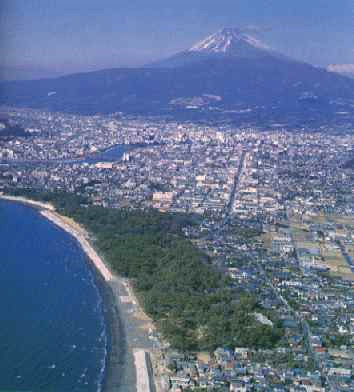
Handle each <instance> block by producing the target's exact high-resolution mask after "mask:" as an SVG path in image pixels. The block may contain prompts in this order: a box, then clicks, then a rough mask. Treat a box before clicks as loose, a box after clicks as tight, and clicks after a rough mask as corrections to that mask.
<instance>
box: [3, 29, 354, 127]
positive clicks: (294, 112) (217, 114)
mask: <svg viewBox="0 0 354 392" xmlns="http://www.w3.org/2000/svg"><path fill="white" fill-rule="evenodd" d="M53 92H55V94H54V93H53ZM0 104H2V105H7V106H19V107H32V108H40V109H44V110H50V111H65V112H72V113H81V114H96V113H115V112H123V113H130V114H135V115H158V116H160V115H167V116H169V117H172V118H175V119H187V120H202V121H223V122H224V121H231V122H233V123H235V124H238V125H257V126H260V127H267V126H273V125H274V124H279V123H281V124H283V125H284V126H289V127H299V126H302V127H303V126H311V127H318V126H322V125H326V124H353V119H354V80H352V79H349V78H347V77H345V76H341V75H338V74H336V73H333V72H328V71H327V70H325V69H321V68H318V67H314V66H312V65H310V64H306V63H304V62H301V61H297V60H294V59H292V58H289V57H287V56H284V55H282V54H281V53H278V52H276V51H275V50H273V49H272V48H270V47H269V46H268V45H266V44H265V43H263V42H261V41H260V40H259V39H257V38H255V37H254V36H253V35H251V34H249V33H246V32H244V31H242V30H240V29H236V28H225V29H222V30H220V31H218V32H216V33H215V34H212V35H210V36H209V37H207V38H205V39H204V40H202V41H200V42H198V43H196V44H195V45H193V46H192V47H191V48H190V49H187V50H185V51H183V52H180V53H177V54H175V55H174V56H172V57H169V58H167V59H162V60H161V61H158V62H154V63H152V64H148V65H146V66H144V67H142V68H115V69H108V70H102V71H95V72H89V73H81V74H73V75H69V76H64V77H60V78H55V79H43V80H35V81H14V82H3V83H1V84H0Z"/></svg>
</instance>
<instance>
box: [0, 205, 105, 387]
mask: <svg viewBox="0 0 354 392" xmlns="http://www.w3.org/2000/svg"><path fill="white" fill-rule="evenodd" d="M102 290H103V286H102V283H101V282H100V280H99V278H98V277H97V275H96V272H95V271H94V269H93V266H92V265H91V264H90V262H89V261H88V259H87V257H86V255H85V254H84V252H83V251H82V249H81V248H80V245H79V244H78V243H77V242H76V240H75V239H74V238H72V237H71V236H70V235H69V234H67V233H66V232H64V231H63V230H61V229H60V228H58V227H56V226H55V225H54V224H52V223H50V222H49V221H47V220H46V219H45V218H43V217H42V216H41V215H40V214H39V212H38V211H36V210H34V209H32V208H30V207H28V206H25V205H22V204H18V203H12V202H8V201H3V200H0V391H14V392H15V391H23V392H37V391H38V392H70V391H77V392H80V391H85V392H97V391H100V390H101V385H102V382H103V379H104V372H105V364H106V358H107V348H108V338H107V333H106V331H107V329H106V320H105V309H104V306H105V305H104V302H103V301H102V293H103V291H102Z"/></svg>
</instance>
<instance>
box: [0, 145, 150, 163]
mask: <svg viewBox="0 0 354 392" xmlns="http://www.w3.org/2000/svg"><path fill="white" fill-rule="evenodd" d="M154 145H155V146H156V145H157V144H156V143H155V144H116V145H114V146H111V147H109V148H107V149H106V150H103V151H100V152H96V153H94V154H88V155H86V156H85V157H81V158H72V159H50V160H45V159H37V160H10V159H7V160H6V159H5V160H4V159H3V160H1V161H0V164H1V165H11V166H17V165H18V166H32V165H41V164H42V165H46V166H48V165H60V164H68V165H71V164H82V163H88V164H95V163H98V162H116V161H119V160H121V159H122V157H123V155H124V154H125V153H128V152H129V151H132V150H135V149H137V148H146V147H151V146H154Z"/></svg>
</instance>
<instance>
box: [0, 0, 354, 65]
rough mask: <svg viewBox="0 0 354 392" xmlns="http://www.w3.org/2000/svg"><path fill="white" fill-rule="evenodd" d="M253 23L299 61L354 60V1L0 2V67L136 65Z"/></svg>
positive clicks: (265, 37) (268, 39)
mask: <svg viewBox="0 0 354 392" xmlns="http://www.w3.org/2000/svg"><path fill="white" fill-rule="evenodd" d="M249 25H253V26H257V27H259V28H260V30H262V31H263V32H261V33H259V34H258V38H260V39H262V40H263V41H265V42H266V43H268V44H269V45H270V46H272V47H273V48H274V49H276V50H278V51H280V52H283V53H285V54H288V55H290V56H292V57H295V58H298V59H301V60H305V61H308V62H311V63H313V64H316V65H322V66H326V65H328V64H330V63H354V0H337V1H335V0H101V1H99V0H95V1H94V0H0V39H1V43H0V45H1V48H0V49H1V60H0V65H1V66H7V67H17V68H26V69H33V70H43V72H45V70H47V71H49V72H53V71H57V72H72V71H79V70H91V69H99V68H105V67H118V66H136V65H141V64H144V63H148V62H150V61H152V60H155V59H158V58H161V57H166V56H168V55H170V54H173V53H175V52H178V51H180V50H183V49H186V48H189V47H190V46H192V45H193V44H194V43H195V42H196V41H198V40H200V39H202V38H204V37H205V36H206V35H209V34H211V33H214V32H215V31H217V30H218V29H220V28H222V27H245V26H249Z"/></svg>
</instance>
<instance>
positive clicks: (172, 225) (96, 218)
mask: <svg viewBox="0 0 354 392" xmlns="http://www.w3.org/2000/svg"><path fill="white" fill-rule="evenodd" d="M18 194H19V191H18ZM21 195H24V196H27V197H29V198H32V199H36V200H41V201H46V202H50V203H52V204H54V205H55V207H56V208H57V210H58V211H59V212H60V213H61V214H64V215H67V216H70V217H71V218H73V219H74V220H75V221H77V222H78V223H80V224H81V225H83V226H84V227H85V228H86V229H87V230H88V231H89V232H90V233H93V234H94V237H95V246H96V247H97V249H98V250H99V252H100V253H102V254H103V255H104V257H105V259H106V260H107V261H108V262H109V263H110V265H111V266H112V268H113V269H114V271H116V272H117V273H118V274H119V275H121V276H125V277H127V278H130V279H132V282H133V284H134V287H135V290H136V293H137V295H138V297H139V298H140V300H141V302H142V305H143V307H144V309H145V311H146V312H147V313H148V314H149V315H150V316H151V317H152V318H153V320H154V321H155V322H156V323H157V324H158V326H159V327H160V331H161V332H162V333H163V335H164V336H165V337H166V339H167V340H168V341H169V342H170V344H171V345H172V346H173V347H175V348H177V349H180V350H183V351H188V350H192V351H194V350H213V349H215V348H216V347H218V346H223V347H230V348H233V347H235V346H243V347H255V348H258V347H259V348H268V347H273V346H274V345H276V343H277V342H278V340H279V339H280V337H281V334H282V330H281V328H280V327H278V325H279V324H278V323H275V326H274V327H271V326H269V325H263V324H261V323H259V322H257V321H256V320H255V318H254V316H253V313H254V312H256V311H257V312H259V311H262V309H261V308H260V306H259V304H258V303H257V301H256V299H255V298H254V297H253V296H251V295H250V294H247V293H245V292H243V291H242V290H239V289H237V288H235V287H234V286H233V285H232V284H231V281H229V280H228V278H226V277H225V275H224V274H221V273H220V272H219V271H217V270H216V269H215V268H214V267H213V265H212V264H211V262H210V259H209V257H208V256H206V255H205V254H203V253H202V252H201V251H199V250H198V249H197V248H196V247H195V246H194V245H193V244H192V243H191V242H190V241H189V240H187V239H186V238H185V236H184V235H183V230H182V229H183V227H185V226H190V225H193V224H194V223H195V218H194V217H193V216H188V215H184V214H170V213H161V212H159V211H156V210H152V209H151V210H146V211H140V210H128V209H108V208H103V207H97V206H88V205H87V200H85V199H82V198H79V197H76V196H74V195H69V194H64V193H59V192H58V193H50V194H49V193H39V192H35V191H21ZM273 321H276V320H273Z"/></svg>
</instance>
